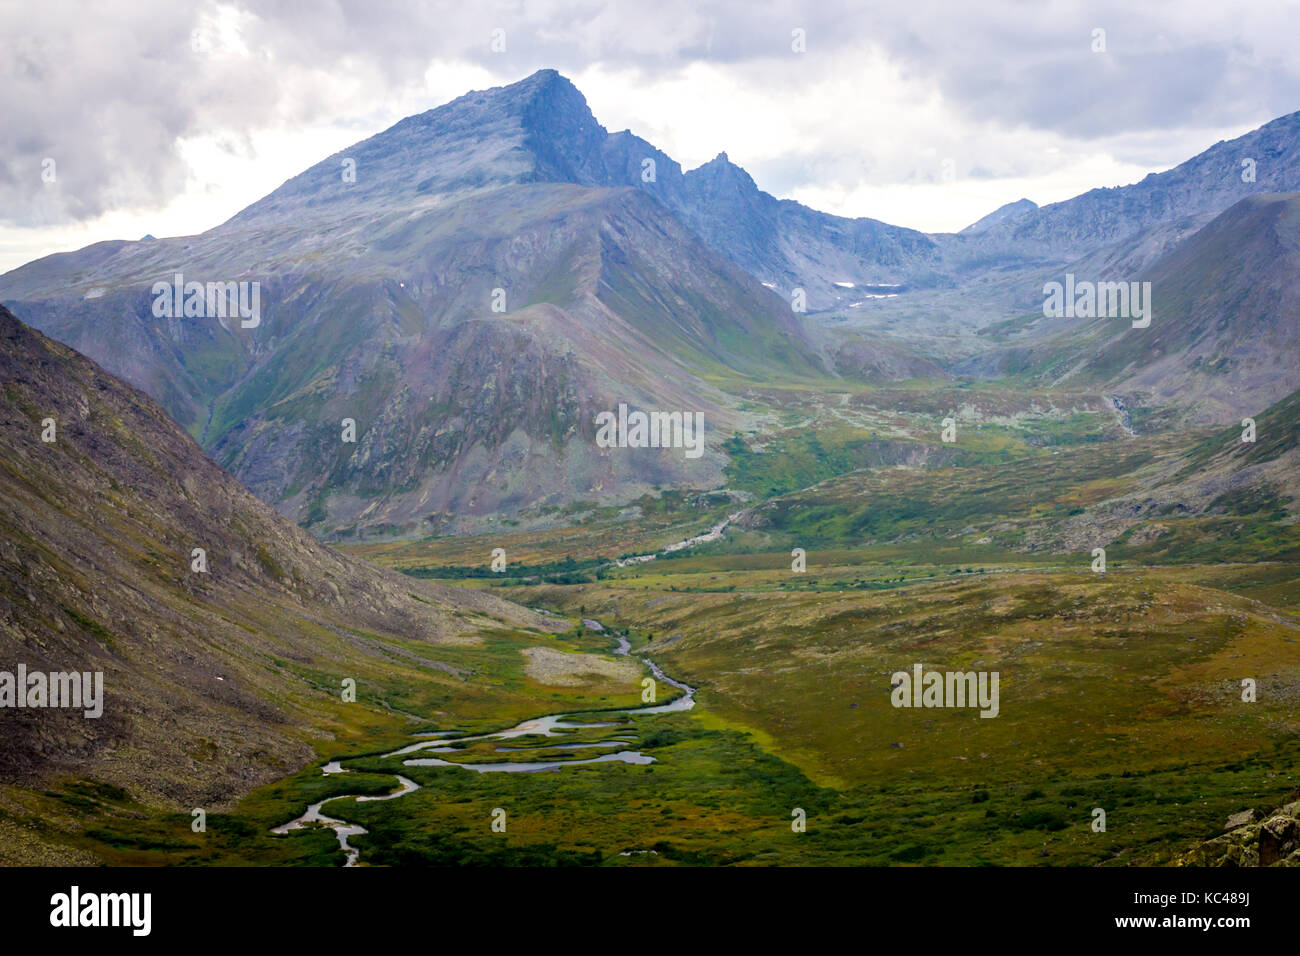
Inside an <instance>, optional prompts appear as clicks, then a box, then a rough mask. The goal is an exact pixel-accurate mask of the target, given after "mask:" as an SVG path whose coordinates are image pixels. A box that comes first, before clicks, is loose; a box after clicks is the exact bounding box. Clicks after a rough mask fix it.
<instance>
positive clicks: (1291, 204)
mask: <svg viewBox="0 0 1300 956" xmlns="http://www.w3.org/2000/svg"><path fill="white" fill-rule="evenodd" d="M1083 274H1084V275H1098V274H1100V275H1103V276H1114V277H1120V276H1123V275H1124V273H1123V271H1110V272H1105V271H1102V272H1100V273H1098V272H1096V271H1092V270H1088V271H1086V272H1084V273H1083ZM1129 275H1131V276H1132V277H1133V279H1134V280H1140V281H1143V282H1150V283H1151V303H1152V320H1151V325H1150V327H1149V328H1144V329H1143V328H1133V327H1132V324H1131V323H1130V322H1129V321H1126V320H1124V319H1114V318H1092V319H1054V320H1044V319H1042V318H1037V319H1035V321H1034V323H1033V325H1034V326H1042V327H1043V328H1044V329H1047V330H1050V334H1045V333H1043V332H1040V333H1037V334H1038V336H1039V337H1040V338H1041V341H1040V342H1038V343H1036V344H1033V345H1027V346H1024V347H1016V348H1010V349H1002V350H998V351H995V352H994V353H993V355H994V356H996V359H995V360H993V367H992V369H986V370H985V371H986V372H991V373H992V374H1006V373H1012V374H1027V375H1029V376H1031V377H1032V378H1034V379H1037V380H1040V381H1050V382H1052V383H1054V384H1058V385H1060V384H1069V385H1083V386H1087V387H1096V388H1105V389H1108V390H1114V391H1117V392H1121V393H1123V394H1126V395H1134V396H1138V397H1139V398H1140V399H1141V401H1142V403H1143V404H1146V405H1150V406H1162V405H1164V406H1170V405H1176V406H1179V407H1180V408H1183V409H1185V410H1187V412H1188V413H1189V414H1190V416H1191V418H1192V419H1193V420H1195V421H1199V422H1206V423H1216V424H1227V423H1230V422H1238V421H1240V419H1242V418H1244V417H1249V416H1252V415H1255V414H1257V413H1259V412H1261V411H1263V409H1265V408H1267V407H1268V406H1271V405H1273V404H1274V403H1276V402H1278V401H1280V400H1281V399H1283V398H1284V397H1286V396H1287V395H1289V394H1290V393H1292V392H1293V391H1295V390H1296V389H1297V388H1300V368H1297V366H1296V362H1295V356H1296V354H1297V352H1298V351H1300V279H1298V277H1300V194H1292V195H1282V196H1276V195H1261V196H1251V197H1249V198H1246V199H1243V200H1241V201H1239V202H1238V203H1236V204H1235V205H1234V206H1232V207H1231V208H1230V209H1228V210H1227V211H1225V212H1223V213H1222V214H1220V215H1219V216H1217V217H1215V218H1214V219H1213V220H1212V221H1210V222H1209V223H1208V224H1206V225H1205V226H1203V227H1202V228H1200V229H1198V230H1196V231H1194V232H1193V233H1192V234H1191V235H1190V236H1188V237H1186V238H1184V239H1182V241H1178V242H1174V243H1172V245H1171V247H1170V248H1168V249H1167V251H1165V253H1164V254H1163V255H1162V256H1161V257H1160V258H1159V259H1158V260H1157V261H1156V262H1155V263H1154V264H1152V265H1151V266H1149V267H1147V268H1146V269H1144V270H1142V271H1140V272H1131V273H1129ZM982 361H986V362H987V361H990V359H989V358H988V357H985V358H984V359H983V360H982Z"/></svg>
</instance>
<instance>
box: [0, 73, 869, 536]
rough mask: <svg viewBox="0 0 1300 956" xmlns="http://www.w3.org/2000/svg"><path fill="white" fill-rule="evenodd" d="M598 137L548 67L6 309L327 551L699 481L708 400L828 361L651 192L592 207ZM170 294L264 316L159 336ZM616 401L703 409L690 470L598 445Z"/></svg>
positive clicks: (29, 273)
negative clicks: (180, 292)
mask: <svg viewBox="0 0 1300 956" xmlns="http://www.w3.org/2000/svg"><path fill="white" fill-rule="evenodd" d="M592 137H604V133H603V131H601V130H600V128H599V127H598V126H596V125H595V124H594V120H593V119H592V118H591V115H590V112H589V111H588V110H587V109H586V105H585V101H583V100H582V97H581V94H578V93H577V91H576V90H575V89H573V87H572V84H570V83H568V81H567V80H563V79H562V78H560V77H558V75H556V74H554V73H551V72H544V73H540V74H537V75H535V76H534V77H531V78H529V79H528V80H526V81H523V82H522V83H519V84H515V85H514V86H511V87H506V88H503V89H499V90H491V91H487V92H485V93H474V94H470V95H468V96H466V97H462V98H460V99H458V100H456V101H454V102H452V103H450V104H448V105H447V106H444V107H441V108H439V109H437V110H432V111H430V112H428V113H424V114H420V115H419V116H415V117H411V118H408V119H407V120H403V121H402V122H400V123H398V124H397V125H395V126H394V127H392V128H391V129H389V130H387V131H385V132H384V133H381V134H378V135H377V136H374V137H371V138H370V139H368V140H366V141H364V142H362V143H359V144H357V145H356V146H355V147H353V148H351V149H349V150H345V151H343V152H342V153H340V154H338V155H337V156H334V157H330V158H329V159H326V160H324V161H322V162H321V163H319V164H317V165H316V166H314V167H312V168H311V169H308V170H306V171H305V172H304V173H302V174H300V175H299V176H297V177H294V178H293V179H291V180H289V181H288V182H287V183H285V184H284V185H283V186H282V187H280V188H279V189H277V190H275V191H274V192H273V193H271V194H270V195H268V196H267V197H265V198H264V199H262V200H260V201H259V202H257V203H254V204H253V205H252V206H250V207H249V208H248V209H246V210H244V211H243V212H241V213H240V214H239V215H237V216H235V217H234V218H233V219H231V220H230V221H229V222H227V223H225V224H223V225H222V226H219V227H217V228H216V229H213V230H211V231H209V232H208V233H205V234H203V235H201V236H195V237H184V238H177V239H161V240H154V241H151V242H148V243H108V244H99V245H97V246H92V247H90V248H88V249H86V250H82V251H81V252H78V253H73V254H68V255H63V256H52V257H48V258H46V259H43V260H40V261H38V262H34V263H31V264H29V265H27V266H24V267H22V268H20V269H18V270H15V271H13V272H11V273H9V274H7V275H6V276H5V277H3V280H0V298H3V300H4V301H6V302H8V303H10V304H11V305H12V306H13V307H14V308H16V309H19V310H20V311H21V312H22V314H23V315H24V317H25V318H28V319H30V321H31V322H32V323H33V324H34V325H36V326H37V327H39V328H41V329H43V330H45V331H47V332H48V333H49V334H51V335H53V336H55V337H56V338H59V339H60V340H62V341H65V342H67V343H68V344H70V345H73V346H74V347H76V348H79V349H82V350H83V351H85V352H86V353H87V354H89V355H91V356H93V357H94V358H96V359H97V360H100V361H102V362H103V363H104V364H105V366H106V367H107V368H108V369H109V370H110V371H113V372H115V373H117V374H120V375H122V376H123V377H124V378H126V379H128V380H129V381H132V382H134V383H136V384H138V385H140V386H141V387H143V388H145V389H146V390H147V391H149V392H150V394H152V395H154V396H156V397H157V398H158V399H159V400H160V401H161V402H162V403H163V404H164V406H165V407H166V408H167V409H168V411H169V412H170V413H171V414H172V415H173V416H174V417H175V418H176V419H177V420H178V421H180V422H181V423H182V424H184V425H185V426H186V427H187V428H188V429H189V430H190V431H191V432H192V434H194V435H195V436H196V437H197V438H199V439H200V441H201V442H202V443H203V445H204V446H205V447H206V448H208V449H209V450H210V451H212V453H213V454H214V455H215V456H216V457H217V458H218V460H219V461H221V462H222V463H223V464H225V465H226V466H227V467H229V468H230V469H231V470H232V471H233V472H234V473H235V475H236V476H237V477H238V478H239V479H240V480H241V481H243V482H244V483H245V484H246V485H247V486H248V487H250V488H251V489H252V490H253V491H254V492H255V493H257V494H258V495H259V496H261V497H263V498H264V499H265V500H267V501H270V502H273V503H275V504H276V505H277V507H279V508H280V509H281V510H282V511H283V512H284V513H285V514H287V515H289V516H291V517H293V518H294V519H295V520H299V521H304V522H307V523H309V524H311V525H312V526H313V527H314V528H315V529H316V530H318V531H319V532H320V533H322V534H327V535H328V534H335V533H341V534H349V533H353V532H354V531H355V530H356V529H357V528H358V527H369V528H374V529H379V530H382V531H395V532H399V533H404V534H410V533H420V532H427V531H429V530H433V529H438V528H443V527H446V526H447V525H448V523H451V522H457V523H459V524H460V525H463V526H473V525H474V523H475V522H478V523H479V524H480V525H482V526H486V527H498V526H499V521H500V518H501V517H502V516H510V515H518V514H520V513H522V512H524V511H527V510H528V509H539V508H549V509H552V510H553V509H555V508H557V507H565V506H567V505H568V504H569V503H570V502H573V501H575V500H579V499H584V498H585V499H594V498H597V497H599V498H601V499H602V500H603V501H605V502H606V503H609V502H611V501H614V502H616V501H630V500H632V499H634V498H636V497H637V496H639V495H641V494H644V493H646V492H649V491H653V489H654V488H655V487H662V486H673V485H689V486H691V487H708V486H710V485H716V484H717V483H719V482H720V481H721V474H722V467H723V465H724V464H725V461H726V459H725V456H724V455H723V453H722V451H721V442H722V438H724V437H726V435H728V434H730V433H731V431H733V430H734V429H735V428H736V427H737V426H738V425H740V424H741V423H742V422H743V421H744V420H745V416H744V415H743V414H742V413H741V412H739V411H738V410H737V405H738V404H739V402H738V400H737V399H735V398H733V397H731V396H729V395H728V394H727V393H726V392H725V391H724V389H723V387H722V386H723V385H724V384H727V385H728V387H730V388H732V390H733V391H734V390H736V389H740V390H743V389H745V388H748V387H750V386H752V385H753V384H757V383H761V382H766V381H770V380H773V379H781V380H790V379H794V380H797V379H799V378H801V377H803V378H815V377H824V376H826V375H827V374H828V362H829V361H833V356H832V357H830V358H823V354H830V353H833V351H834V350H833V349H827V347H826V344H825V343H824V342H821V341H814V339H813V338H812V337H810V334H809V332H808V331H807V330H806V329H805V327H804V325H803V323H802V322H801V321H800V318H799V316H797V315H796V314H795V313H794V312H793V311H792V309H791V307H790V303H789V302H788V301H787V300H785V299H783V298H781V297H780V296H778V295H776V294H774V293H773V292H771V291H770V290H768V289H765V288H764V287H763V286H762V285H761V284H760V283H759V282H757V281H756V280H755V279H754V278H753V277H751V276H750V275H748V274H747V273H745V272H744V271H743V270H742V269H741V268H740V267H738V266H737V265H735V264H734V263H733V262H731V261H730V260H728V259H727V258H726V257H725V256H723V255H721V254H720V253H719V252H717V251H715V250H713V249H711V248H709V246H707V245H706V244H705V243H704V242H702V241H701V240H700V238H699V237H698V236H697V235H696V234H695V233H693V232H692V231H691V230H690V229H689V227H687V226H686V225H685V224H683V223H682V222H681V221H680V220H679V219H678V218H676V217H675V216H673V215H672V214H671V212H670V211H669V210H668V209H666V208H665V207H664V206H663V205H662V204H661V203H658V202H656V201H654V199H653V198H652V197H651V196H649V195H647V194H646V193H644V192H642V191H639V190H635V189H629V188H612V187H608V186H600V185H592V182H594V181H595V180H597V179H600V178H602V177H603V173H599V170H597V171H596V172H593V171H592V170H593V168H594V167H593V164H597V158H598V157H599V155H600V152H599V149H596V148H595V146H594V145H592V144H591V143H588V142H587V141H588V140H589V139H592ZM592 143H595V140H592ZM588 146H590V147H591V148H587V147H588ZM593 149H595V152H593V151H592V150H593ZM351 164H354V165H351ZM597 165H598V164H597ZM348 168H350V169H352V170H355V181H350V177H347V176H345V175H344V174H343V172H344V170H345V169H348ZM598 173H599V175H597V174H598ZM178 273H179V274H182V275H183V276H184V277H185V278H186V281H189V280H190V279H194V280H196V281H227V282H236V281H249V282H253V281H255V282H258V283H259V287H260V302H261V306H262V317H261V321H260V322H259V323H258V324H257V325H256V326H255V327H251V328H243V327H241V323H239V322H236V321H233V320H222V319H195V318H189V319H184V318H182V319H177V318H166V317H158V316H155V315H154V314H153V311H154V310H153V306H154V304H155V298H154V296H153V295H152V293H151V290H152V289H153V287H154V283H156V282H159V281H162V282H164V283H166V282H170V281H171V277H172V276H173V275H175V274H178ZM498 290H499V291H498ZM494 306H496V307H497V308H499V309H502V310H503V311H498V310H497V309H494ZM861 364H862V363H861V362H860V361H855V362H854V363H853V364H852V367H853V368H859V367H861ZM728 383H729V384H728ZM621 403H626V404H628V405H630V406H633V407H640V408H642V409H650V410H664V411H669V412H672V411H688V410H689V411H694V412H700V413H702V414H703V415H704V421H705V427H706V431H707V433H708V434H709V435H710V436H711V437H710V438H709V439H708V440H707V441H706V443H705V453H704V454H703V456H702V457H700V458H698V459H695V458H688V457H686V456H685V455H684V454H682V453H681V452H680V450H669V449H663V450H661V449H646V450H635V451H634V452H633V453H631V454H627V453H620V450H613V451H611V450H610V449H602V448H597V447H596V445H595V443H594V437H595V430H596V426H595V418H596V415H597V414H598V413H599V412H601V411H606V410H613V409H616V408H617V407H618V405H619V404H621ZM345 419H351V420H352V421H354V422H355V423H356V442H355V444H353V443H347V442H344V441H343V440H342V439H343V428H344V426H343V422H344V420H345ZM621 451H623V452H626V451H627V450H626V449H623V450H621Z"/></svg>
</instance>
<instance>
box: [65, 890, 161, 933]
mask: <svg viewBox="0 0 1300 956" xmlns="http://www.w3.org/2000/svg"><path fill="white" fill-rule="evenodd" d="M152 915H153V894H151V893H85V894H83V893H82V892H81V888H80V887H77V886H74V887H72V890H71V891H70V892H68V893H55V894H54V895H53V896H51V897H50V925H51V926H59V927H65V926H66V927H76V926H127V927H130V929H131V935H133V936H148V935H149V931H150V929H151V928H152V925H153V918H152Z"/></svg>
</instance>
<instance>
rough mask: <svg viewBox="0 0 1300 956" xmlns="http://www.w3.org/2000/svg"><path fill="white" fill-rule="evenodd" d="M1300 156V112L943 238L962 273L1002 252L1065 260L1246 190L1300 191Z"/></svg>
mask: <svg viewBox="0 0 1300 956" xmlns="http://www.w3.org/2000/svg"><path fill="white" fill-rule="evenodd" d="M1298 156H1300V111H1298V112H1295V113H1289V114H1287V115H1286V116H1281V117H1279V118H1277V119H1275V120H1273V121H1272V122H1269V123H1266V124H1264V125H1263V126H1261V127H1259V128H1258V129H1256V130H1253V131H1251V132H1249V133H1247V134H1245V135H1244V136H1239V137H1238V138H1236V139H1234V140H1228V141H1222V140H1221V141H1220V142H1218V143H1216V144H1215V145H1214V146H1211V147H1210V148H1209V149H1207V150H1205V151H1204V152H1202V153H1199V154H1198V155H1196V156H1194V157H1192V158H1191V159H1189V160H1187V161H1186V162H1184V163H1180V164H1179V165H1177V166H1175V167H1173V168H1172V169H1169V170H1166V171H1165V172H1162V173H1151V174H1150V175H1148V176H1147V177H1146V178H1144V179H1143V180H1142V181H1141V182H1137V183H1133V184H1132V185H1129V186H1112V187H1108V188H1103V189H1092V190H1089V191H1088V192H1086V193H1084V194H1083V195H1081V196H1075V197H1074V198H1073V199H1067V200H1065V201H1063V202H1058V203H1051V204H1050V205H1047V206H1042V207H1040V208H1038V209H1034V210H1029V211H1026V212H1025V213H1024V214H1022V215H1017V216H1014V217H1007V218H1004V219H1003V220H1002V221H1000V222H995V223H992V224H991V225H989V226H988V227H987V228H984V229H980V230H978V231H976V232H974V233H973V234H972V232H971V229H970V228H968V229H966V230H963V231H962V232H961V233H959V234H958V235H957V236H955V237H952V238H950V239H946V240H944V241H943V243H942V245H943V251H944V256H945V260H946V261H947V262H948V263H949V266H950V268H952V269H954V270H957V271H960V270H961V269H963V268H964V266H963V263H965V262H967V261H975V262H987V261H988V260H989V259H990V258H992V257H996V256H1001V257H1008V258H1011V259H1020V260H1023V261H1024V262H1026V263H1032V262H1060V263H1065V262H1070V261H1072V260H1074V259H1078V258H1080V257H1082V256H1084V255H1087V254H1088V253H1090V252H1094V251H1096V250H1098V249H1100V248H1102V247H1104V246H1108V245H1111V244H1114V243H1117V242H1121V241H1123V240H1126V239H1129V238H1131V237H1133V236H1137V235H1139V234H1141V233H1143V232H1146V231H1148V230H1151V229H1153V228H1157V227H1159V226H1160V225H1161V224H1163V223H1168V222H1171V221H1175V220H1179V219H1186V218H1189V217H1193V218H1195V217H1199V218H1200V219H1201V222H1202V223H1203V222H1207V221H1208V220H1209V219H1211V218H1213V217H1214V216H1216V215H1218V214H1219V213H1221V212H1223V210H1225V209H1227V208H1228V207H1229V206H1231V205H1233V204H1234V203H1236V202H1238V201H1239V200H1241V199H1244V198H1246V197H1247V196H1251V195H1255V194H1260V193H1289V192H1297V191H1300V162H1297V161H1296V160H1297V157H1298ZM1246 161H1249V164H1248V165H1246V166H1243V163H1245V162H1246ZM1004 208H1006V207H1004ZM998 212H1001V210H999V211H998ZM997 214H998V213H997V212H995V213H994V214H993V215H995V216H996V215H997ZM981 222H983V220H981ZM976 225H979V223H977V224H976ZM972 228H973V227H972Z"/></svg>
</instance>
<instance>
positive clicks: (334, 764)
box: [271, 618, 695, 866]
mask: <svg viewBox="0 0 1300 956" xmlns="http://www.w3.org/2000/svg"><path fill="white" fill-rule="evenodd" d="M582 623H583V624H585V625H586V626H587V628H588V629H589V630H592V631H596V632H597V633H602V634H604V633H609V634H611V636H613V637H614V638H615V639H616V641H617V646H616V647H615V648H614V653H615V654H619V655H623V656H626V655H628V654H629V653H630V652H631V645H630V644H629V643H628V640H627V638H625V637H622V636H620V635H617V634H613V633H612V632H607V631H606V630H605V627H604V625H602V624H601V623H600V622H599V621H594V620H591V619H585V618H584V619H583V622H582ZM641 663H643V664H645V665H646V666H647V667H648V668H649V669H650V673H651V674H653V675H654V678H655V680H656V681H659V682H661V683H664V684H667V685H668V686H670V687H674V688H676V689H677V690H680V691H681V692H682V693H681V695H680V696H678V697H675V698H674V699H673V700H671V701H669V702H668V703H666V704H650V705H647V706H644V707H629V708H625V709H623V710H614V711H607V712H601V713H600V717H601V718H602V719H597V720H593V721H582V720H577V719H575V715H574V714H549V715H545V716H542V717H530V718H528V719H527V720H524V721H521V722H520V723H518V724H516V725H515V726H513V727H511V728H509V729H507V730H499V731H496V732H494V733H488V734H475V735H473V736H469V737H465V736H461V735H460V732H458V731H438V732H434V733H420V734H414V735H412V736H414V737H416V738H419V739H417V740H416V742H414V743H412V744H408V745H407V746H405V747H401V748H399V749H397V750H394V751H392V752H391V753H386V754H384V755H383V756H384V757H385V758H388V757H402V758H407V759H403V760H402V765H403V766H406V767H460V768H461V769H462V770H472V771H474V772H475V773H539V772H542V771H549V770H562V769H563V768H565V767H569V766H582V765H587V764H595V763H629V764H649V763H654V762H655V758H654V757H651V756H649V755H648V754H643V753H641V752H640V751H637V750H619V751H617V752H615V753H603V754H598V755H597V756H575V757H574V758H572V759H569V760H543V761H536V762H528V761H523V762H521V761H515V760H509V759H507V760H502V761H491V762H486V763H456V762H455V761H451V760H444V759H442V758H441V757H434V756H428V755H431V754H438V753H454V752H455V751H457V750H459V749H460V747H461V746H463V745H464V744H467V743H470V742H474V741H486V740H491V741H512V740H517V739H518V738H521V737H556V736H560V735H562V734H565V733H568V732H569V731H573V730H586V729H590V728H603V727H621V728H624V733H622V734H614V735H611V737H610V738H609V739H606V740H598V741H590V742H583V743H572V744H567V743H566V744H556V745H555V746H554V747H551V748H547V749H554V750H574V751H577V752H579V753H581V752H582V751H598V750H602V749H612V748H614V747H621V746H624V745H626V744H627V743H629V742H630V739H629V737H628V735H627V734H626V729H627V728H628V727H629V726H630V723H629V721H628V719H627V717H628V716H629V715H633V714H635V715H644V714H667V713H674V712H677V711H682V710H690V709H691V708H692V707H694V706H695V688H693V687H690V686H688V685H687V684H683V683H682V682H681V681H677V680H674V679H673V678H671V677H669V676H668V675H667V674H665V673H664V672H663V671H662V670H661V669H660V668H659V665H658V664H656V663H655V662H654V661H652V660H650V659H649V658H648V657H643V658H641ZM619 716H621V717H622V719H620V720H608V719H603V718H608V717H619ZM527 749H529V748H526V747H500V746H494V747H493V750H494V751H495V752H496V753H501V754H505V753H511V752H518V751H520V750H527ZM415 754H422V755H424V756H413V755H415ZM349 772H350V771H349V770H347V769H346V768H345V767H343V765H342V764H341V763H340V762H339V761H337V760H333V761H330V762H329V763H327V764H326V765H325V766H324V767H322V768H321V773H323V774H326V775H329V774H336V773H349ZM394 777H395V778H396V780H397V784H398V787H397V789H396V790H394V791H393V792H392V793H388V794H383V795H380V796H361V795H359V794H341V795H340V796H337V797H328V798H326V799H324V800H321V801H320V802H319V803H313V804H312V805H311V806H309V807H308V808H307V810H306V811H305V812H304V813H303V814H302V816H299V817H297V818H295V819H293V820H290V821H289V822H288V823H284V824H281V825H280V826H278V827H275V828H274V829H273V830H272V831H271V832H272V833H275V834H278V835H283V834H287V833H289V832H291V831H293V830H301V829H303V828H305V827H312V826H326V827H329V828H330V829H332V830H333V831H334V833H335V834H336V835H337V836H338V841H339V849H341V850H342V851H343V853H344V854H345V856H346V857H347V862H346V863H344V866H356V865H357V863H358V862H359V860H360V857H361V852H360V850H358V849H357V848H356V847H354V846H352V845H351V844H350V843H349V842H348V840H349V838H351V837H354V836H360V835H361V834H363V833H365V832H366V829H365V828H364V827H362V826H360V825H359V824H355V823H348V822H347V821H345V820H338V819H335V818H334V817H330V816H326V815H325V813H324V812H323V808H324V806H325V804H327V803H336V802H338V801H341V800H355V801H356V802H358V803H367V802H374V801H385V800H396V799H397V798H398V797H404V796H406V795H407V794H408V793H414V792H415V791H416V790H418V789H420V785H419V784H418V783H416V782H415V781H413V780H408V779H407V778H406V777H403V776H401V775H400V774H394Z"/></svg>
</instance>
